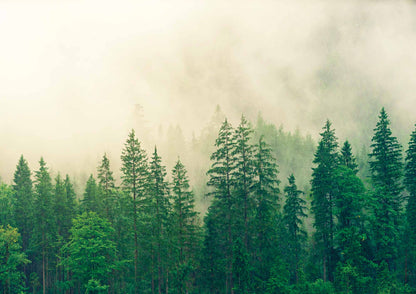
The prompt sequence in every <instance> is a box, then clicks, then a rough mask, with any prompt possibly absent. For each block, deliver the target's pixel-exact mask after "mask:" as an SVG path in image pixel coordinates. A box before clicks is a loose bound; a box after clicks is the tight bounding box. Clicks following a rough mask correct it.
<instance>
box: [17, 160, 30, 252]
mask: <svg viewBox="0 0 416 294" xmlns="http://www.w3.org/2000/svg"><path fill="white" fill-rule="evenodd" d="M30 176H31V172H30V169H29V166H28V163H27V161H26V159H24V157H23V155H21V156H20V159H19V162H18V164H17V166H16V171H15V173H14V178H13V190H14V197H13V198H14V200H13V215H14V223H15V225H16V227H17V228H18V230H19V232H20V235H21V236H22V249H23V251H26V250H27V249H28V247H29V239H30V237H31V234H32V231H33V201H34V199H33V191H32V180H31V178H30Z"/></svg>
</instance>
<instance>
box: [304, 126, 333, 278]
mask: <svg viewBox="0 0 416 294" xmlns="http://www.w3.org/2000/svg"><path fill="white" fill-rule="evenodd" d="M323 130H324V131H323V132H322V133H321V134H320V135H321V140H320V141H319V144H318V149H317V150H316V152H315V158H314V160H313V163H314V164H315V165H316V167H315V168H313V169H312V170H313V172H312V180H311V184H312V212H313V214H314V215H315V222H314V226H315V228H316V234H315V238H316V240H317V241H318V243H319V244H320V254H321V257H322V266H323V278H324V281H327V280H329V281H333V272H334V269H335V264H336V254H335V250H334V230H335V227H334V212H333V209H334V200H335V194H336V187H335V185H334V183H335V181H334V178H335V174H336V168H337V165H338V152H337V148H338V143H337V138H336V137H335V131H334V130H333V129H331V122H330V121H329V120H327V121H326V123H325V126H324V127H323Z"/></svg>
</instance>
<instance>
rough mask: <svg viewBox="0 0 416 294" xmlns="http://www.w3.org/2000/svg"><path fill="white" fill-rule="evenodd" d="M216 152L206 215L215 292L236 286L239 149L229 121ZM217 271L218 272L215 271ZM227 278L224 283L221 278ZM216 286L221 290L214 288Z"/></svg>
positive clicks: (207, 240) (217, 144) (211, 272)
mask: <svg viewBox="0 0 416 294" xmlns="http://www.w3.org/2000/svg"><path fill="white" fill-rule="evenodd" d="M215 147H216V148H217V149H216V151H215V152H214V153H213V154H212V155H211V161H213V163H212V165H211V168H210V169H209V170H208V172H207V175H208V176H209V180H208V183H207V185H208V186H209V187H212V191H211V192H210V193H209V194H208V195H210V196H213V197H214V199H213V200H212V204H211V206H210V207H209V209H208V214H207V216H206V217H205V224H206V226H207V236H206V242H205V250H207V251H205V252H204V255H205V257H206V258H207V259H208V264H207V266H212V269H209V270H208V271H209V274H207V275H206V278H207V279H210V278H215V280H211V281H208V282H207V284H209V285H210V288H211V290H212V291H220V289H225V293H231V292H232V289H233V288H234V280H233V277H234V274H233V234H234V232H233V222H234V215H235V212H234V211H235V203H234V199H233V195H232V190H233V185H234V179H233V178H232V174H233V172H234V169H235V158H234V156H233V155H232V152H233V150H234V148H235V140H234V136H233V128H232V126H231V124H230V123H229V122H228V121H227V120H225V121H224V123H223V124H222V125H221V128H220V130H219V134H218V138H217V139H216V141H215ZM213 270H215V272H214V271H213ZM222 277H224V278H225V281H224V282H221V281H219V280H217V278H222ZM213 285H216V287H217V289H215V288H213Z"/></svg>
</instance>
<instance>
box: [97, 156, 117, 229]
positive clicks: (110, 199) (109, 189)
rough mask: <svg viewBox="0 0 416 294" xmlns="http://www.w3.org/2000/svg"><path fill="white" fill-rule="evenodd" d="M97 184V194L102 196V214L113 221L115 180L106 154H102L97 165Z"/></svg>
mask: <svg viewBox="0 0 416 294" xmlns="http://www.w3.org/2000/svg"><path fill="white" fill-rule="evenodd" d="M98 186H99V194H100V197H101V198H102V204H103V210H104V215H105V216H106V217H107V219H109V220H110V222H113V219H114V217H115V215H114V214H113V213H112V207H113V205H114V189H115V181H114V177H113V172H112V171H111V169H110V160H109V159H108V157H107V154H104V155H103V159H102V160H101V164H100V166H99V167H98Z"/></svg>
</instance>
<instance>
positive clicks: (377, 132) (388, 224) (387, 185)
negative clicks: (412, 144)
mask: <svg viewBox="0 0 416 294" xmlns="http://www.w3.org/2000/svg"><path fill="white" fill-rule="evenodd" d="M371 141H372V144H371V149H372V152H371V153H370V154H369V156H370V170H371V178H372V183H373V186H374V201H373V213H374V224H373V225H374V229H373V231H374V232H375V242H376V261H377V262H378V263H380V262H381V261H383V260H384V261H385V262H387V264H388V265H389V267H390V268H391V267H392V266H393V263H394V260H395V259H396V257H397V245H398V244H397V239H398V226H399V218H400V213H401V206H402V200H403V199H402V197H401V191H402V185H401V178H402V153H401V146H400V144H399V143H398V141H397V139H396V137H394V136H392V132H391V129H390V120H389V118H388V116H387V113H386V111H385V110H384V108H382V109H381V112H380V115H379V121H378V122H377V125H376V128H375V129H374V136H373V138H372V139H371Z"/></svg>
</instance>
